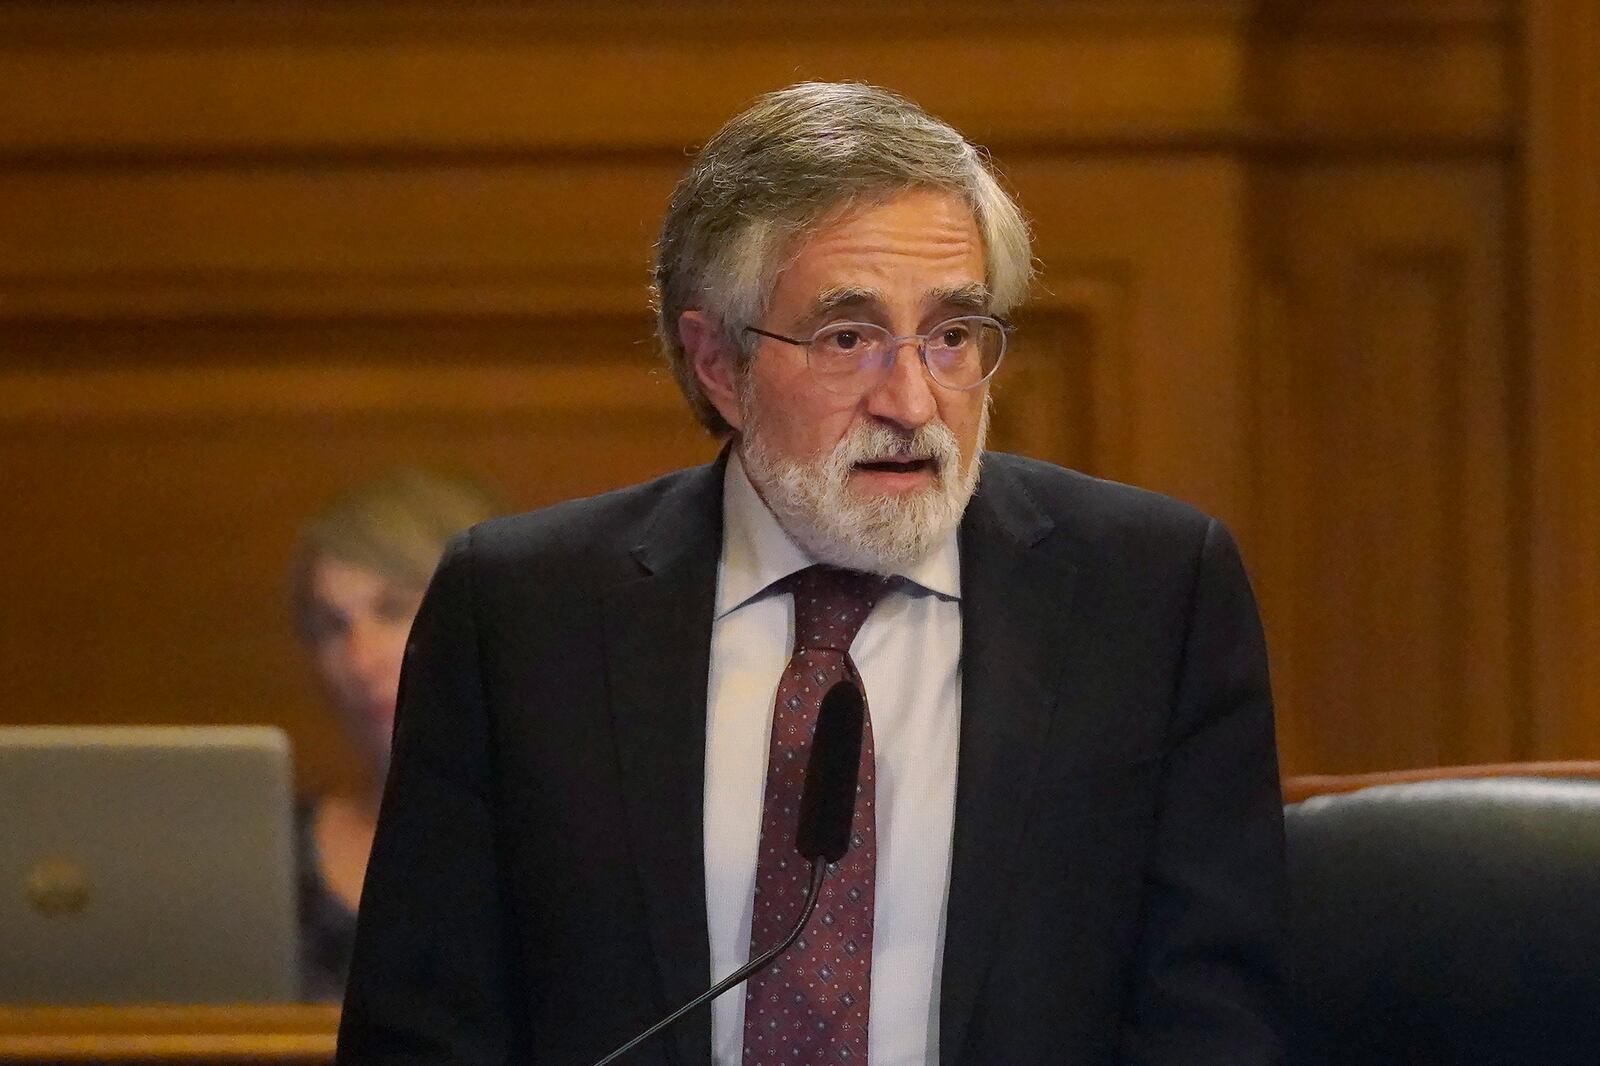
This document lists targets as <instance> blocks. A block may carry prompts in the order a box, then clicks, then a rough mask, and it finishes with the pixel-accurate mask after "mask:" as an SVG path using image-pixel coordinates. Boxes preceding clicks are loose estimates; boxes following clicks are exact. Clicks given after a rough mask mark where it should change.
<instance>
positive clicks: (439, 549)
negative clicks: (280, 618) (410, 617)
mask: <svg viewBox="0 0 1600 1066" xmlns="http://www.w3.org/2000/svg"><path fill="white" fill-rule="evenodd" d="M501 510H502V508H501V507H500V506H499V502H498V500H497V499H496V498H495V496H494V494H493V493H491V492H490V491H489V490H487V489H486V488H484V487H483V486H481V485H479V484H478V483H476V482H474V481H470V480H468V479H466V478H463V477H457V476H451V475H446V474H441V473H437V472H434V471H429V470H422V469H417V468H402V469H397V470H393V471H390V472H389V473H387V474H384V475H382V476H380V477H377V478H374V479H372V480H371V481H366V482H363V483H362V484H360V485H357V486H355V487H354V488H352V489H349V490H348V491H346V492H345V493H343V494H342V495H340V496H339V497H338V498H337V499H335V500H334V501H333V502H332V503H330V504H328V506H327V507H325V508H323V509H322V510H321V511H318V512H317V513H316V514H314V515H312V516H311V517H310V518H308V519H306V521H305V522H304V523H303V524H302V525H301V527H300V532H299V536H298V537H297V538H296V542H295V550H294V560H293V562H292V563H291V564H290V568H289V590H290V591H289V598H290V605H291V609H292V610H293V612H294V621H295V628H296V630H297V631H298V632H299V633H300V635H301V637H302V639H305V640H308V641H309V640H310V639H311V632H312V630H311V625H310V621H311V617H312V610H313V607H314V604H313V602H312V591H311V576H312V570H313V569H314V568H315V567H316V565H317V563H318V562H320V561H322V560H324V559H332V560H336V561H338V562H341V563H346V564H349V565H351V566H359V567H361V568H362V569H364V570H370V571H372V572H373V573H375V574H377V575H378V576H380V577H382V578H384V579H385V580H387V581H391V582H393V583H395V584H397V585H401V586H404V587H407V588H413V589H417V590H421V589H423V588H425V587H426V586H427V584H428V580H429V578H431V577H432V576H433V571H434V568H435V567H436V566H438V564H439V556H440V555H441V554H443V552H444V546H445V543H446V542H447V541H448V540H449V539H450V537H451V536H453V535H454V534H456V533H458V532H460V531H461V530H463V529H466V528H467V527H469V526H472V525H475V524H477V523H478V522H482V521H483V520H484V519H486V518H492V517H493V516H494V515H496V514H498V513H500V512H501Z"/></svg>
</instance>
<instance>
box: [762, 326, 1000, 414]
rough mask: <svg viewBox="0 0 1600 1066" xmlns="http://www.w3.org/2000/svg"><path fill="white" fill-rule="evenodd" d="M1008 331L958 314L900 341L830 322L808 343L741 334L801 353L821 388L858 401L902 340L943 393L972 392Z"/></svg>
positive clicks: (993, 364) (882, 375) (885, 371)
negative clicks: (913, 347)
mask: <svg viewBox="0 0 1600 1066" xmlns="http://www.w3.org/2000/svg"><path fill="white" fill-rule="evenodd" d="M1011 328H1012V327H1011V326H1009V325H1008V324H1006V323H1005V322H1002V321H1001V320H1000V319H998V318H995V317H993V316H992V315H960V316H957V317H956V318H947V319H945V320H944V321H943V322H940V323H939V324H938V325H936V326H933V327H932V328H930V329H929V330H928V332H926V333H911V334H907V335H906V336H904V337H896V336H895V335H894V334H893V333H891V332H889V331H888V330H887V329H885V328H884V327H882V326H879V325H876V324H874V323H872V322H833V323H830V324H828V325H826V326H823V327H822V328H821V329H819V330H817V331H816V332H815V333H813V334H812V335H811V336H810V337H808V338H798V337H785V336H784V335H783V334H781V333H771V332H769V331H767V330H764V329H757V328H756V327H755V326H746V327H745V330H746V332H749V333H755V334H757V335H759V336H762V337H770V338H771V339H772V340H775V341H782V342H783V343H785V344H793V345H795V346H796V347H800V348H804V349H805V352H806V365H807V366H809V367H810V368H811V373H812V374H813V375H815V376H816V378H817V380H818V382H819V383H820V384H821V385H822V387H823V388H825V389H827V390H828V391H829V392H833V393H838V394H839V395H842V396H858V395H860V394H862V393H865V392H868V391H870V390H871V389H873V388H875V387H876V386H877V385H878V384H879V382H881V381H883V380H884V379H886V378H887V377H888V376H889V370H890V368H891V367H893V366H894V361H895V357H896V355H897V354H898V353H899V351H900V346H901V345H902V344H904V343H905V342H906V341H916V342H917V356H918V358H920V359H921V360H922V365H923V366H925V367H927V368H928V376H929V377H931V378H933V380H934V381H935V382H937V383H938V384H940V385H942V386H944V387H945V388H947V389H957V390H966V389H975V388H977V387H978V386H979V385H982V384H983V383H984V382H985V381H988V380H989V379H990V378H991V377H993V376H994V372H995V370H996V369H998V368H999V366H1000V359H1001V357H1002V356H1004V355H1005V354H1006V334H1007V333H1008V332H1010V330H1011Z"/></svg>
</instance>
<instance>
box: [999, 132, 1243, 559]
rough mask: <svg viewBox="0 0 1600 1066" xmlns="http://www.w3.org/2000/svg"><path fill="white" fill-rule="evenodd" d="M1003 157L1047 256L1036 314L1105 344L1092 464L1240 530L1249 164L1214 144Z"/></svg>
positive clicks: (1095, 388) (1096, 375) (1098, 371)
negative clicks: (1210, 147) (1064, 316)
mask: <svg viewBox="0 0 1600 1066" xmlns="http://www.w3.org/2000/svg"><path fill="white" fill-rule="evenodd" d="M1001 164H1002V166H1003V168H1004V169H1005V171H1006V173H1007V175H1008V176H1009V178H1010V179H1011V181H1012V184H1013V185H1014V186H1015V187H1016V189H1017V191H1018V195H1019V196H1020V198H1021V200H1022V203H1023V204H1024V205H1025V206H1026V207H1027V208H1028V210H1029V211H1030V212H1031V213H1032V215H1033V221H1034V229H1035V237H1036V247H1035V254H1036V255H1037V256H1038V257H1039V258H1040V259H1041V260H1042V261H1043V263H1044V272H1043V275H1042V277H1041V279H1040V284H1039V287H1038V292H1037V295H1036V298H1035V300H1034V313H1035V314H1038V315H1049V314H1051V313H1056V312H1067V313H1071V314H1075V315H1078V316H1079V317H1080V321H1081V322H1082V323H1083V324H1084V325H1085V326H1087V328H1088V329H1089V330H1090V331H1091V334H1093V336H1094V337H1098V338H1099V339H1100V340H1101V341H1103V343H1104V347H1103V348H1102V347H1099V346H1097V347H1096V348H1095V352H1094V357H1095V358H1096V359H1099V360H1100V362H1099V363H1098V364H1097V365H1096V367H1095V369H1094V372H1093V375H1092V377H1091V379H1090V383H1089V384H1090V388H1091V392H1092V399H1093V400H1094V402H1095V407H1094V409H1093V412H1092V419H1093V423H1094V428H1093V429H1092V431H1091V432H1092V451H1093V459H1092V463H1091V465H1090V466H1089V467H1088V469H1090V470H1091V472H1093V473H1095V474H1097V475H1100V476H1104V477H1111V478H1115V479H1117V480H1122V481H1131V482H1134V483H1136V484H1140V485H1144V486H1146V487H1150V488H1154V489H1157V490H1158V491H1163V492H1168V493H1172V494H1174V495H1177V496H1179V497H1182V498H1184V499H1186V500H1189V501H1191V502H1193V503H1195V504H1197V505H1198V506H1201V507H1203V508H1206V509H1207V510H1210V511H1212V512H1214V513H1218V514H1221V515H1223V516H1224V517H1225V518H1226V519H1227V520H1228V521H1229V522H1230V523H1233V524H1235V525H1236V526H1238V527H1240V528H1241V530H1242V527H1243V526H1244V525H1245V524H1246V522H1247V520H1248V511H1249V509H1248V507H1247V506H1246V503H1245V493H1246V492H1247V491H1248V486H1247V484H1246V480H1247V479H1246V478H1245V477H1243V476H1242V475H1241V473H1240V472H1241V470H1243V469H1245V468H1246V467H1247V466H1248V463H1247V461H1246V459H1247V455H1246V449H1247V448H1248V447H1249V441H1248V434H1247V432H1246V423H1245V419H1244V417H1243V412H1244V411H1245V410H1247V409H1248V407H1249V404H1248V403H1247V402H1246V400H1245V397H1244V395H1243V393H1242V392H1241V391H1240V390H1241V383H1242V381H1243V378H1244V369H1245V367H1246V365H1247V359H1246V355H1245V351H1244V346H1243V343H1242V341H1243V336H1242V332H1241V329H1242V327H1241V320H1242V315H1241V314H1240V312H1239V307H1240V304H1241V302H1242V299H1243V296H1242V291H1243V289H1242V285H1241V282H1240V277H1241V275H1242V273H1243V270H1244V264H1245V262H1246V259H1245V253H1246V249H1245V233H1244V227H1243V219H1244V217H1245V211H1244V208H1245V205H1244V201H1243V196H1244V191H1245V183H1244V174H1245V169H1244V167H1243V166H1241V165H1240V164H1239V163H1238V162H1237V161H1236V160H1234V159H1233V158H1231V157H1229V156H1227V155H1224V154H1207V153H1185V154H1183V155H1181V156H1178V157H1169V156H1164V155H1159V154H1157V155H1145V154H1125V153H1105V154H1103V155H1096V156H1092V157H1088V158H1083V157H1075V156H1072V155H1051V154H1045V153H1040V154H1037V155H1021V156H1019V157H1017V158H1015V159H1006V158H1002V159H1001ZM1092 339H1093V338H1092ZM1024 343H1025V341H1024V340H1023V339H1022V337H1019V346H1020V345H1022V344H1024ZM1023 357H1024V358H1026V355H1024V356H1023ZM1063 414H1065V412H1063Z"/></svg>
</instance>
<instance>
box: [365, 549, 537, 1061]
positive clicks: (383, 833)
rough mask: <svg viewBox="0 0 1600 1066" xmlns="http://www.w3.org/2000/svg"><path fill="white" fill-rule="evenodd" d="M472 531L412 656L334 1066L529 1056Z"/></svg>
mask: <svg viewBox="0 0 1600 1066" xmlns="http://www.w3.org/2000/svg"><path fill="white" fill-rule="evenodd" d="M472 563H473V554H472V540H471V534H470V533H465V534H462V535H460V536H458V537H457V538H456V539H455V540H454V541H453V542H452V543H451V545H450V546H449V547H448V548H447V549H446V551H445V555H444V558H443V559H442V560H441V562H440V564H439V568H438V571H437V572H436V573H435V575H434V578H433V581H432V583H431V585H430V587H429V589H428V593H427V595H426V596H425V597H424V599H423V603H422V606H421V609H420V610H419V611H418V614H417V619H416V622H415V623H414V625H413V627H412V631H411V639H410V641H409V643H408V645H407V648H406V655H405V665H404V668H403V671H402V674H401V681H400V695H399V702H398V708H397V712H396V719H395V736H394V751H393V756H392V760H391V765H390V771H389V778H388V783H387V786H386V788H385V792H384V799H383V805H382V811H381V814H380V816H379V820H378V830H377V838H376V840H375V841H374V844H373V849H372V857H371V860H370V861H369V863H368V866H367V879H366V884H365V888H364V889H363V892H362V899H361V908H360V915H359V918H358V921H357V927H356V940H355V949H354V958H353V961H352V964H351V972H350V980H349V984H348V986H347V988H346V992H345V1004H344V1013H343V1017H342V1020H341V1022H340V1026H339V1050H338V1062H339V1063H341V1064H351V1066H354V1064H356V1063H361V1064H364V1066H365V1064H372V1063H424V1062H426V1063H434V1064H437V1063H461V1064H474V1066H478V1064H483V1066H487V1064H490V1063H494V1064H500V1063H507V1062H511V1061H521V1060H523V1059H525V1058H526V1057H527V1055H526V1044H525V1042H524V1041H525V1038H524V1036H523V1034H520V1033H519V1032H518V1028H519V1027H518V1024H517V1022H516V1019H517V1017H518V1016H519V1015H518V1013H517V1010H516V1006H515V1005H516V1004H517V1003H518V1001H519V1000H520V999H521V996H520V994H519V992H518V981H517V978H516V975H515V973H514V963H513V959H514V952H513V950H512V948H511V940H512V936H511V929H510V920H509V916H508V913H507V905H506V897H505V893H504V892H503V890H502V877H501V868H500V862H499V859H498V848H497V826H496V815H495V803H494V781H493V760H492V757H491V744H490V733H491V723H490V717H489V710H488V707H487V705H486V700H485V693H484V690H483V683H482V677H481V671H480V663H479V646H478V631H477V622H476V620H475V617H474V593H473V573H472Z"/></svg>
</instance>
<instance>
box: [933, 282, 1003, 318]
mask: <svg viewBox="0 0 1600 1066" xmlns="http://www.w3.org/2000/svg"><path fill="white" fill-rule="evenodd" d="M993 302H994V294H993V293H991V292H990V291H989V286H987V285H985V284H983V283H982V282H977V281H974V282H971V283H970V284H967V285H956V286H954V287H952V288H948V289H935V290H933V291H932V292H930V293H929V294H928V306H929V307H950V308H954V309H956V310H960V311H988V310H989V305H990V304H992V303H993Z"/></svg>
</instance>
